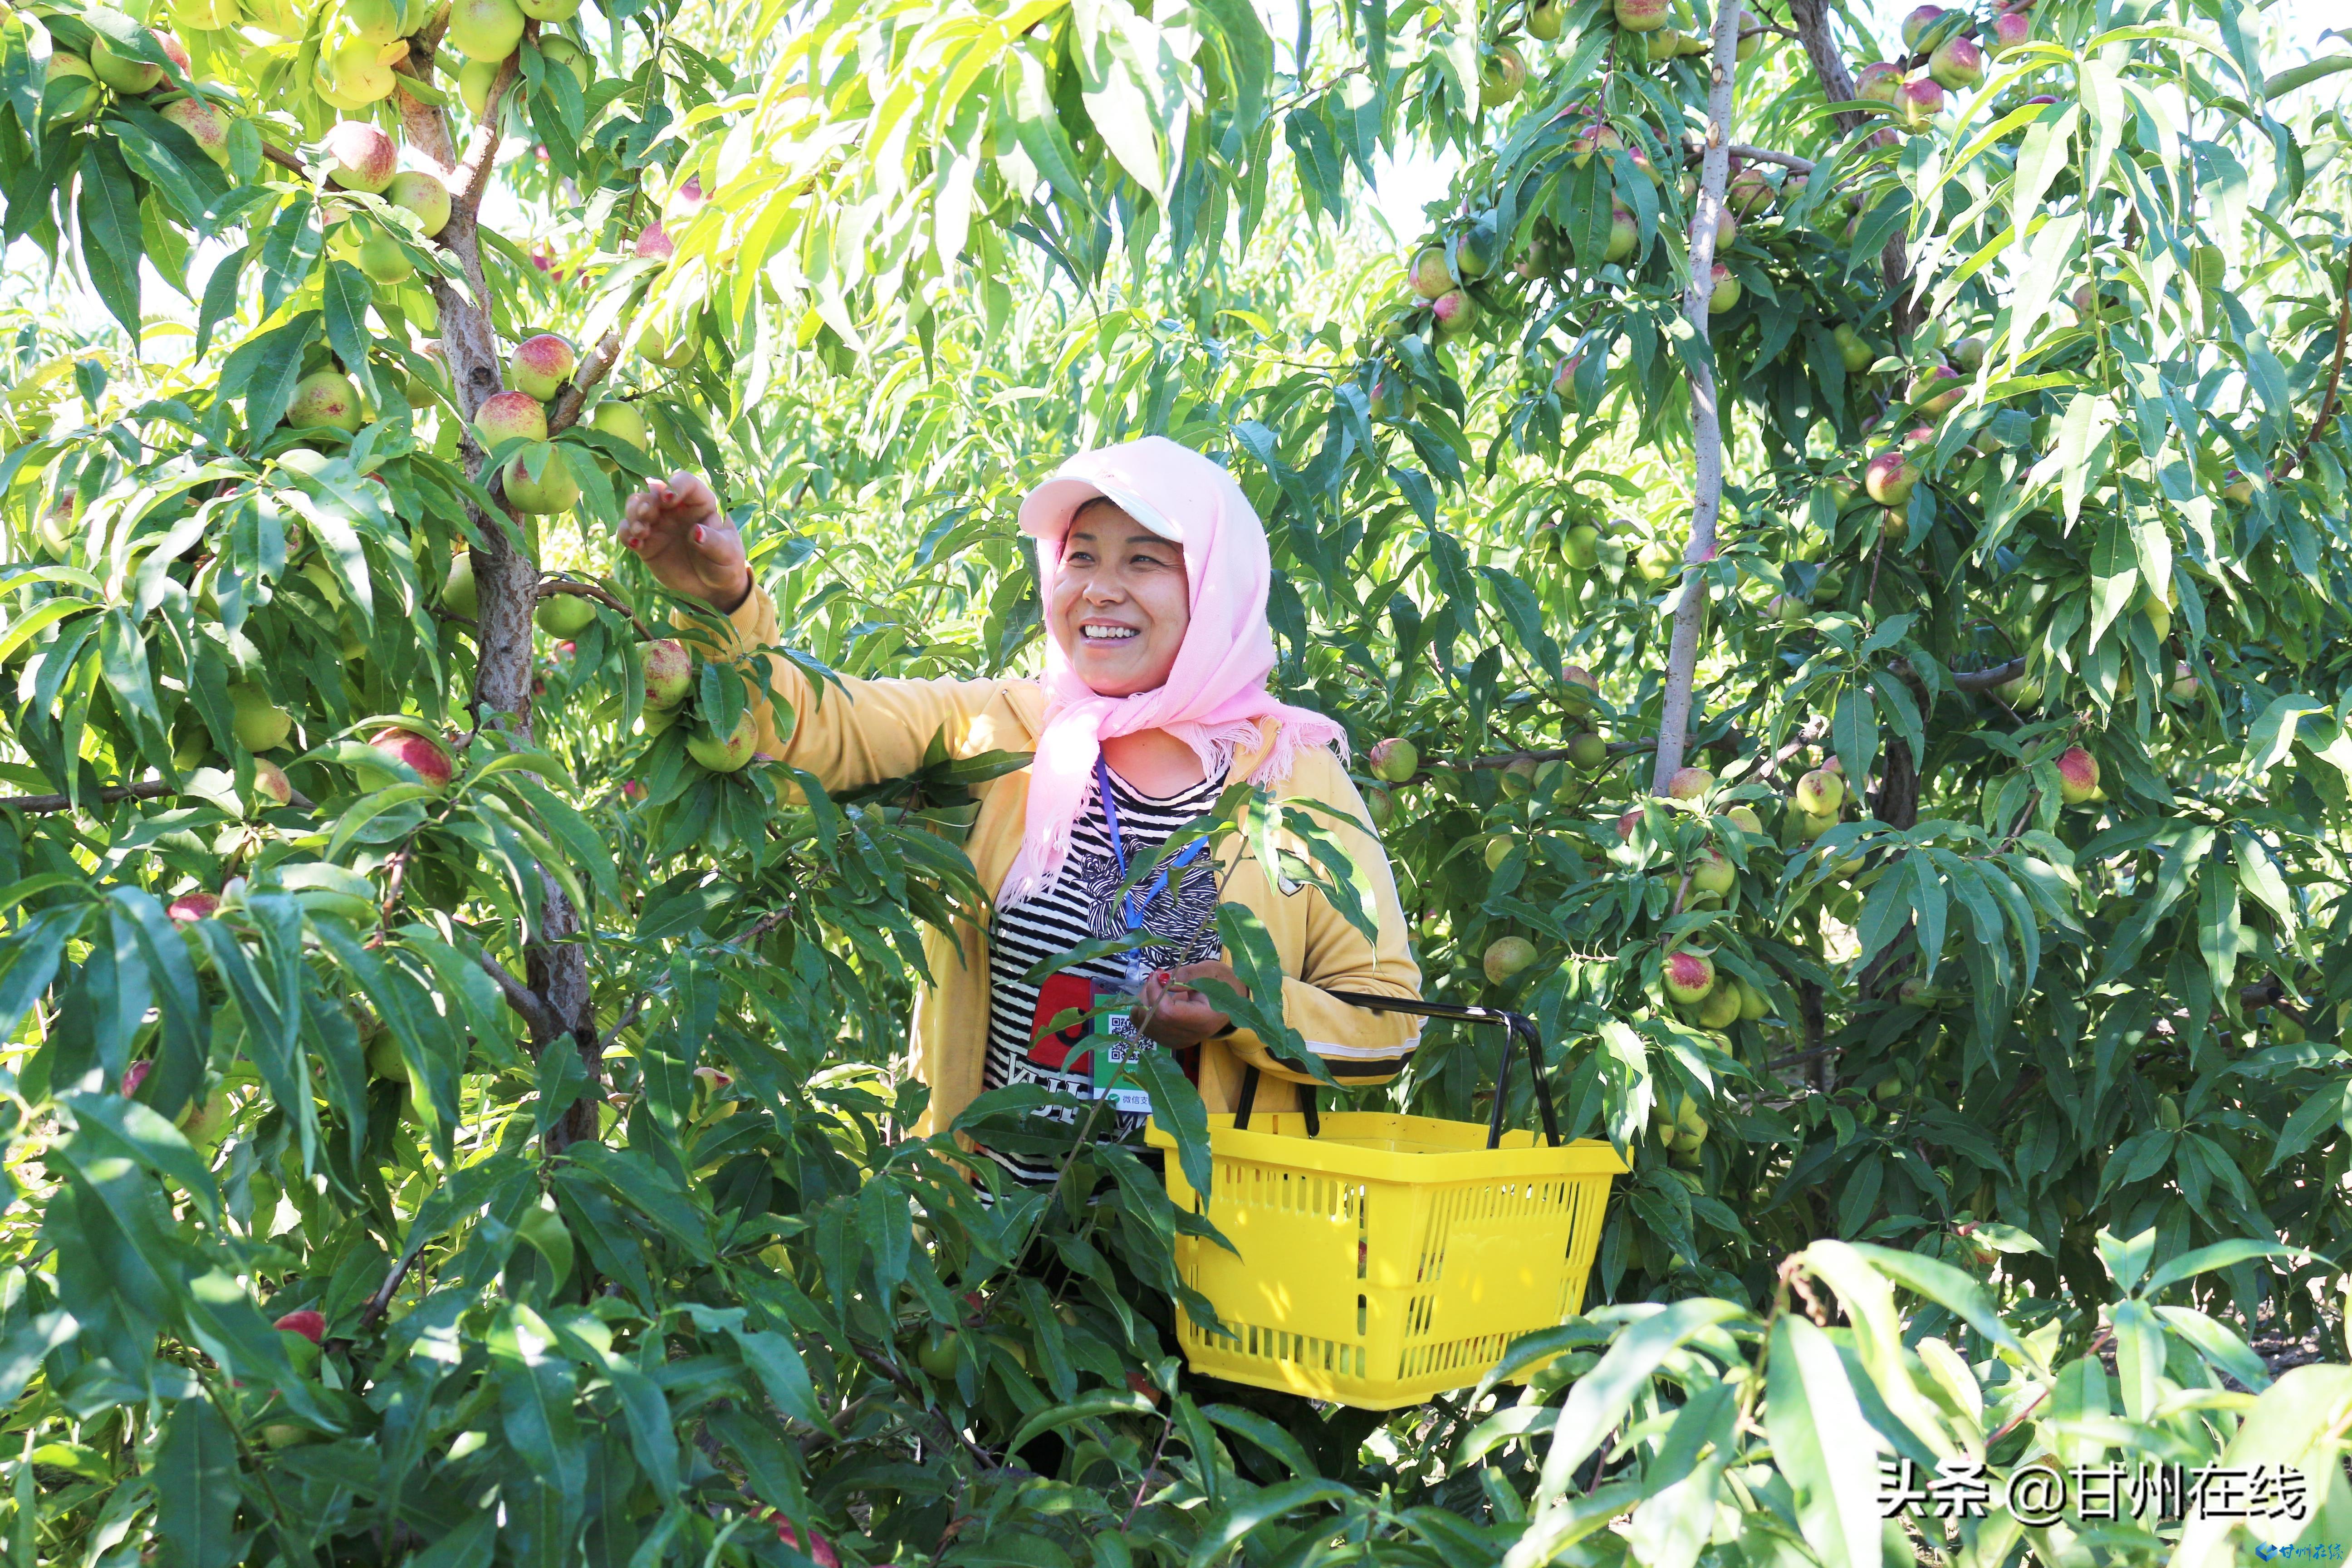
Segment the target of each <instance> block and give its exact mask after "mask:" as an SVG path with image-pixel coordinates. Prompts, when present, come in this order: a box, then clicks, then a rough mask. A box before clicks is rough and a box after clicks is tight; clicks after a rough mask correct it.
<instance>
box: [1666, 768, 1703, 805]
mask: <svg viewBox="0 0 2352 1568" xmlns="http://www.w3.org/2000/svg"><path fill="white" fill-rule="evenodd" d="M1714 787H1715V774H1713V773H1709V772H1708V771H1707V770H1706V769H1705V768H1700V767H1682V768H1676V769H1675V772H1674V776H1673V777H1672V778H1669V779H1668V780H1666V796H1667V798H1668V799H1670V800H1696V799H1698V798H1699V797H1700V796H1701V795H1705V794H1706V792H1707V791H1709V790H1711V789H1713V788H1714Z"/></svg>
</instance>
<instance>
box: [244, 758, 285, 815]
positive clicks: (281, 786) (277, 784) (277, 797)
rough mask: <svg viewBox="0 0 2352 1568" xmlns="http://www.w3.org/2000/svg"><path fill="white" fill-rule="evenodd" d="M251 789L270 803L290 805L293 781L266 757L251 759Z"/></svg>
mask: <svg viewBox="0 0 2352 1568" xmlns="http://www.w3.org/2000/svg"><path fill="white" fill-rule="evenodd" d="M253 791H254V793H255V794H256V795H259V796H261V798H262V799H264V800H266V801H268V802H269V804H270V805H292V804H293V801H294V781H293V780H292V779H289V778H288V777H287V776H286V770H285V769H284V768H281V767H279V766H278V764H277V763H273V762H271V761H270V760H269V759H268V757H256V758H254V759H253Z"/></svg>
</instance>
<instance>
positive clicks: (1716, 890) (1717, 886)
mask: <svg viewBox="0 0 2352 1568" xmlns="http://www.w3.org/2000/svg"><path fill="white" fill-rule="evenodd" d="M1690 879H1691V886H1692V887H1694V888H1696V889H1698V890H1699V891H1700V892H1702V893H1712V894H1714V895H1715V896H1716V897H1717V898H1721V897H1723V896H1724V895H1725V894H1727V893H1728V892H1730V891H1731V889H1732V887H1733V886H1734V884H1736V883H1737V882H1738V880H1739V873H1738V870H1737V869H1736V868H1734V867H1733V866H1732V864H1731V862H1730V861H1729V860H1727V859H1726V858H1724V857H1723V853H1722V851H1720V850H1717V849H1714V848H1707V849H1702V850H1700V851H1699V855H1698V858H1697V859H1696V860H1694V861H1692V862H1691V866H1690Z"/></svg>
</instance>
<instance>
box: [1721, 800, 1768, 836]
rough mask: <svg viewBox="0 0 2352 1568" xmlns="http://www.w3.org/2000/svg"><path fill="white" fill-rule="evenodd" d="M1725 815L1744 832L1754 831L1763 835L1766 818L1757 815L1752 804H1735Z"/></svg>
mask: <svg viewBox="0 0 2352 1568" xmlns="http://www.w3.org/2000/svg"><path fill="white" fill-rule="evenodd" d="M1723 816H1724V820H1726V821H1727V822H1728V823H1730V824H1731V825H1732V826H1734V827H1737V828H1738V829H1739V831H1740V832H1742V833H1752V834H1755V835H1757V836H1758V837H1761V836H1762V835H1763V832H1764V819H1763V818H1762V817H1760V816H1757V815H1756V811H1755V808H1754V807H1752V806H1747V805H1735V806H1733V807H1732V808H1731V809H1730V810H1729V811H1727V812H1725V813H1724V814H1723Z"/></svg>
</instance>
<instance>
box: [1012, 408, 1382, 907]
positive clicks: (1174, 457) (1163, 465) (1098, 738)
mask: <svg viewBox="0 0 2352 1568" xmlns="http://www.w3.org/2000/svg"><path fill="white" fill-rule="evenodd" d="M1097 496H1101V497H1105V498H1108V500H1112V501H1115V502H1117V503H1118V506H1119V508H1120V510H1124V511H1125V512H1126V513H1127V514H1128V515H1129V517H1132V518H1133V519H1135V521H1138V522H1139V523H1141V524H1142V525H1143V526H1144V527H1146V528H1148V529H1150V531H1152V532H1154V533H1157V534H1159V535H1160V537H1161V538H1163V539H1169V540H1173V541H1175V542H1178V543H1180V544H1181V545H1182V546H1183V547H1184V570H1185V574H1186V576H1187V579H1188V583H1187V588H1188V591H1189V596H1190V599H1191V603H1192V619H1191V621H1190V623H1189V624H1188V625H1187V626H1186V627H1185V630H1184V643H1183V646H1182V647H1180V648H1178V649H1177V651H1176V665H1175V668H1173V669H1171V670H1170V671H1169V674H1168V682H1167V684H1166V685H1164V686H1161V687H1159V688H1158V689H1154V690H1150V691H1139V692H1138V693H1136V694H1135V695H1134V696H1132V697H1104V696H1100V695H1098V694H1097V693H1096V692H1095V691H1094V689H1092V688H1090V687H1088V686H1087V684H1086V683H1085V682H1084V681H1083V680H1081V679H1078V677H1077V676H1076V674H1075V673H1074V672H1073V671H1072V670H1071V668H1070V660H1069V656H1068V655H1067V654H1066V653H1064V652H1063V651H1062V647H1061V645H1060V644H1059V643H1057V642H1055V640H1054V638H1053V637H1052V636H1051V635H1050V633H1049V634H1048V635H1047V637H1046V638H1045V679H1044V680H1043V681H1042V682H1041V683H1040V684H1042V685H1043V686H1044V687H1045V730H1044V732H1043V733H1042V734H1040V735H1039V736H1038V739H1037V756H1036V760H1035V761H1034V763H1032V764H1031V765H1030V774H1029V815H1028V820H1027V825H1026V829H1025V832H1024V836H1023V838H1022V842H1021V852H1020V853H1019V854H1018V855H1016V856H1014V857H1013V865H1012V868H1011V869H1009V870H1008V871H1006V873H1005V876H1004V885H1003V888H1002V889H999V891H998V893H997V903H998V904H999V906H1000V907H1009V906H1011V905H1013V904H1017V903H1020V902H1021V901H1022V900H1024V899H1027V898H1030V897H1031V896H1033V895H1034V894H1035V893H1037V892H1039V891H1040V890H1042V889H1045V888H1048V887H1051V886H1052V885H1053V881H1054V878H1055V875H1056V874H1057V873H1059V871H1060V870H1061V868H1062V861H1063V859H1064V858H1065V857H1066V856H1067V855H1068V853H1069V849H1070V829H1071V827H1072V826H1074V825H1075V824H1076V821H1077V819H1078V816H1079V814H1080V813H1081V812H1083V811H1084V810H1085V809H1086V805H1087V797H1088V795H1090V794H1091V793H1092V792H1093V790H1094V768H1095V759H1096V758H1097V757H1098V756H1100V755H1101V754H1102V742H1103V741H1104V740H1105V738H1107V737H1108V736H1112V735H1131V734H1134V733H1135V732H1137V731H1141V730H1165V731H1168V732H1169V733H1170V734H1171V735H1174V736H1175V737H1176V738H1177V739H1179V740H1181V741H1182V742H1185V743H1186V744H1188V745H1190V746H1191V747H1192V751H1193V752H1194V754H1195V755H1197V756H1198V757H1199V758H1200V759H1201V766H1202V769H1203V770H1204V771H1205V772H1206V773H1208V775H1209V776H1210V777H1212V778H1213V777H1215V776H1217V775H1218V774H1220V773H1224V772H1226V771H1228V770H1229V769H1230V768H1231V767H1232V766H1233V761H1234V752H1235V750H1236V749H1237V748H1240V747H1245V746H1255V745H1256V744H1257V743H1258V740H1259V733H1260V731H1259V729H1258V721H1259V720H1261V719H1272V720H1273V721H1275V722H1276V726H1277V728H1276V731H1275V734H1274V737H1273V741H1272V743H1271V744H1269V745H1268V746H1267V747H1266V749H1265V755H1264V756H1263V757H1261V758H1260V759H1259V761H1258V763H1257V766H1256V767H1255V769H1253V770H1252V771H1251V773H1250V775H1249V776H1250V779H1251V782H1253V783H1265V784H1271V783H1277V782H1279V781H1281V780H1283V779H1286V778H1288V777H1289V776H1290V770H1291V764H1292V763H1293V762H1294V761H1295V760H1296V759H1297V752H1298V748H1299V747H1300V746H1302V745H1307V746H1329V747H1332V748H1333V749H1334V750H1336V751H1337V752H1339V754H1340V755H1341V756H1343V757H1344V756H1346V755H1347V754H1348V737H1347V732H1346V731H1343V730H1342V729H1340V727H1339V725H1338V724H1337V723H1335V722H1334V721H1331V720H1329V719H1327V718H1325V717H1324V716H1323V715H1322V714H1320V713H1317V712H1314V711H1313V710H1309V709H1305V708H1292V707H1289V706H1287V705H1286V704H1285V703H1281V702H1277V701H1276V700H1274V697H1273V696H1272V694H1271V693H1269V692H1268V691H1267V690H1266V689H1265V678H1266V675H1267V673H1268V672H1269V671H1271V670H1272V669H1273V668H1274V632H1273V630H1272V628H1271V627H1269V626H1267V625H1266V619H1265V592H1266V581H1267V578H1268V577H1269V576H1270V575H1271V574H1272V572H1273V565H1272V562H1271V560H1270V559H1269V557H1268V555H1267V552H1266V545H1265V524H1264V523H1263V522H1260V521H1258V515H1257V512H1256V511H1255V510H1253V509H1252V507H1251V506H1250V503H1249V498H1247V497H1246V496H1244V495H1243V494H1242V488H1241V486H1239V485H1238V484H1235V483H1234V478H1233V476H1232V475H1231V474H1228V473H1227V472H1225V470H1224V469H1223V468H1219V467H1218V466H1217V465H1216V464H1215V463H1213V462H1211V461H1210V460H1209V459H1208V458H1204V457H1202V455H1201V454H1200V453H1198V452H1195V451H1192V450H1191V449H1190V448H1188V447H1180V446H1178V445H1177V444H1176V443H1175V442H1173V441H1171V440H1169V439H1168V438H1167V437H1164V436H1147V437H1144V438H1143V439H1142V440H1140V441H1129V442H1127V443H1125V444H1124V445H1121V446H1117V447H1102V448H1101V449H1099V450H1097V451H1092V452H1081V453H1079V454H1078V455H1077V456H1076V457H1075V458H1071V459H1070V460H1069V461H1068V462H1067V463H1066V464H1064V465H1063V467H1062V469H1061V471H1060V472H1059V473H1057V474H1055V476H1054V477H1053V478H1052V479H1048V480H1046V481H1045V483H1044V484H1042V485H1039V486H1038V487H1037V488H1036V489H1034V490H1032V491H1031V492H1030V493H1029V495H1028V497H1027V499H1025V500H1023V501H1022V503H1021V531H1023V532H1024V533H1026V534H1028V535H1029V536H1030V537H1031V538H1033V539H1034V540H1036V541H1037V579H1038V581H1037V588H1038V593H1039V595H1040V596H1041V597H1042V599H1043V600H1044V602H1045V604H1046V605H1051V604H1052V603H1053V602H1054V579H1055V577H1056V576H1058V575H1059V574H1060V572H1061V557H1062V549H1061V546H1062V537H1063V535H1064V534H1065V533H1066V532H1067V531H1069V526H1070V520H1071V519H1072V518H1073V517H1074V516H1076V512H1077V510H1078V508H1079V507H1081V506H1083V505H1085V504H1086V503H1087V501H1089V500H1093V499H1094V498H1095V497H1097Z"/></svg>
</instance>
